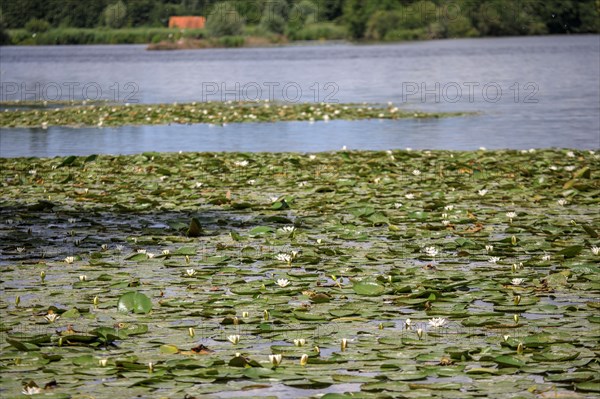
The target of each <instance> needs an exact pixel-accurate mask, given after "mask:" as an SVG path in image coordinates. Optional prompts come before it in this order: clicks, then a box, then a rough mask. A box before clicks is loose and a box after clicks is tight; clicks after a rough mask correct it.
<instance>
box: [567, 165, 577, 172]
mask: <svg viewBox="0 0 600 399" xmlns="http://www.w3.org/2000/svg"><path fill="white" fill-rule="evenodd" d="M565 170H566V171H567V172H572V171H574V170H575V166H574V165H569V166H565Z"/></svg>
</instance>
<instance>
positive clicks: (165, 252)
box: [162, 249, 171, 255]
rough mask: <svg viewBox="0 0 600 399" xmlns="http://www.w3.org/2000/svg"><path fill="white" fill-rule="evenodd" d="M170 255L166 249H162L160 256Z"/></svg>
mask: <svg viewBox="0 0 600 399" xmlns="http://www.w3.org/2000/svg"><path fill="white" fill-rule="evenodd" d="M170 253H171V251H169V250H168V249H163V250H162V254H163V255H169V254H170Z"/></svg>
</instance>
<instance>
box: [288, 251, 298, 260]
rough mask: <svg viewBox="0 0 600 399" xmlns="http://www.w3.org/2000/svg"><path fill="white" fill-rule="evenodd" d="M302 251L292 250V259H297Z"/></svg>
mask: <svg viewBox="0 0 600 399" xmlns="http://www.w3.org/2000/svg"><path fill="white" fill-rule="evenodd" d="M299 253H300V251H290V255H292V259H296V258H297V257H298V254H299Z"/></svg>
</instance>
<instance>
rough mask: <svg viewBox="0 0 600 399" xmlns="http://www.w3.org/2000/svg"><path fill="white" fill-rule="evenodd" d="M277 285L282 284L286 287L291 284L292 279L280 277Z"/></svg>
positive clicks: (281, 285) (282, 286)
mask: <svg viewBox="0 0 600 399" xmlns="http://www.w3.org/2000/svg"><path fill="white" fill-rule="evenodd" d="M277 285H278V286H280V287H281V288H285V287H287V286H288V285H290V281H289V280H288V279H285V278H280V279H279V280H277Z"/></svg>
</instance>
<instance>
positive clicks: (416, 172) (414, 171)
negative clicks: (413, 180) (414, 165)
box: [412, 169, 421, 176]
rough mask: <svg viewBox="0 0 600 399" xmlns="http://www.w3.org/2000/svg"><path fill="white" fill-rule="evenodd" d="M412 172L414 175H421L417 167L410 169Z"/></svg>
mask: <svg viewBox="0 0 600 399" xmlns="http://www.w3.org/2000/svg"><path fill="white" fill-rule="evenodd" d="M412 174H413V175H415V176H420V175H421V171H420V170H419V169H415V170H413V171H412Z"/></svg>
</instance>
